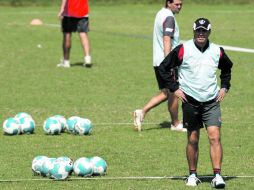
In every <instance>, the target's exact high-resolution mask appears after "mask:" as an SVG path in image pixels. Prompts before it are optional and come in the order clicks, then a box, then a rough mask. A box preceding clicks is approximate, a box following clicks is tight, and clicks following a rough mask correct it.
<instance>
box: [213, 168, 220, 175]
mask: <svg viewBox="0 0 254 190" xmlns="http://www.w3.org/2000/svg"><path fill="white" fill-rule="evenodd" d="M220 172H221V169H219V168H213V174H214V176H215V175H216V174H219V175H220Z"/></svg>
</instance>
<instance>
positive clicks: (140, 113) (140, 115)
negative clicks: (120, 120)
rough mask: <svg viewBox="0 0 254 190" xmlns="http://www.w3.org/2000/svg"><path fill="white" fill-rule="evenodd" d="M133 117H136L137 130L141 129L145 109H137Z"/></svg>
mask: <svg viewBox="0 0 254 190" xmlns="http://www.w3.org/2000/svg"><path fill="white" fill-rule="evenodd" d="M133 117H134V126H135V128H134V129H135V130H136V131H141V126H142V122H143V117H144V116H143V111H142V110H135V111H134V112H133Z"/></svg>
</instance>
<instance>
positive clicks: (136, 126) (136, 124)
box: [133, 111, 142, 132]
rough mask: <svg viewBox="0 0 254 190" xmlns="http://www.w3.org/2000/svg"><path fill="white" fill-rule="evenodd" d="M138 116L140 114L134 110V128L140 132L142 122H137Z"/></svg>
mask: <svg viewBox="0 0 254 190" xmlns="http://www.w3.org/2000/svg"><path fill="white" fill-rule="evenodd" d="M137 117H138V115H137V113H136V112H135V111H134V112H133V121H134V126H135V127H134V130H135V131H138V132H140V131H142V128H141V125H142V124H141V122H140V123H137V122H136V120H137Z"/></svg>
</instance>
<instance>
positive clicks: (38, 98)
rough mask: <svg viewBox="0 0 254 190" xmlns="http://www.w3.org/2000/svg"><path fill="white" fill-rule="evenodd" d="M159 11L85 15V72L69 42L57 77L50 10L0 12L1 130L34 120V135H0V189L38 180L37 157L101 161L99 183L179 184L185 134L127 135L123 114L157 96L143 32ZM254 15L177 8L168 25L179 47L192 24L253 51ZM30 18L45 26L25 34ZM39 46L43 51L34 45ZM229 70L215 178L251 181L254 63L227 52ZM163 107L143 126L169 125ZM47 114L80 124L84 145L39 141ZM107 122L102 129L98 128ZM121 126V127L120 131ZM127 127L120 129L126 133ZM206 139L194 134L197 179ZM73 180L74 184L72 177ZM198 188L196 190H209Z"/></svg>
mask: <svg viewBox="0 0 254 190" xmlns="http://www.w3.org/2000/svg"><path fill="white" fill-rule="evenodd" d="M160 8H161V6H160V5H122V6H121V5H115V6H106V7H104V6H94V7H91V14H90V16H91V20H90V21H91V23H90V24H91V25H90V27H91V32H90V33H89V37H90V40H91V46H92V56H93V62H94V66H93V67H92V68H91V69H87V68H83V67H81V66H79V64H80V63H81V62H82V52H81V47H80V42H79V38H78V36H77V35H73V46H72V52H71V61H72V64H73V67H72V68H70V69H61V68H56V64H57V63H59V59H60V58H61V55H62V52H61V41H62V35H61V32H60V29H59V28H58V27H53V26H49V25H46V24H59V21H58V20H57V17H56V15H57V12H58V9H59V8H58V7H32V8H31V7H22V8H11V7H4V8H3V7H0V20H1V23H0V27H1V38H0V44H1V46H0V52H1V53H0V86H1V96H0V113H1V114H0V122H1V123H3V121H4V120H5V119H6V118H7V117H11V116H14V115H15V114H16V113H18V112H20V111H25V112H28V113H30V114H31V115H32V116H33V117H34V119H35V121H36V132H35V134H33V135H20V136H11V137H10V136H4V135H0V150H1V154H0V162H1V165H0V171H1V173H0V180H9V179H10V180H11V179H13V180H14V179H20V178H22V179H41V178H40V177H36V176H33V175H32V172H31V162H32V159H33V158H34V157H35V156H37V155H46V156H50V157H58V156H62V155H66V156H69V157H72V158H74V159H77V158H79V157H83V156H87V157H90V156H95V155H97V156H100V157H103V158H104V159H105V160H106V161H107V163H108V166H109V167H108V175H107V177H129V176H185V175H187V174H188V167H187V162H186V158H185V144H186V136H185V134H181V133H177V132H171V131H170V130H169V129H168V128H161V127H160V125H157V124H154V125H153V124H152V125H144V131H143V132H142V133H136V132H134V131H133V130H132V124H131V123H132V117H131V113H132V111H133V110H134V109H136V108H139V107H141V106H143V105H144V104H145V103H146V102H147V101H148V100H149V98H150V97H151V96H153V95H154V94H155V93H156V92H157V84H156V81H155V77H154V73H153V68H152V63H151V62H152V28H153V20H154V15H155V13H156V12H157V11H158V10H159V9H160ZM253 13H254V11H253V9H250V8H249V6H245V5H243V6H233V5H219V6H215V5H209V6H205V5H203V6H197V5H188V6H187V5H186V6H184V8H183V10H182V13H181V14H180V15H178V16H177V19H178V23H179V25H180V28H181V38H182V39H183V40H187V39H189V38H192V29H191V28H192V24H193V21H194V20H195V19H196V18H198V17H201V16H204V17H208V18H209V19H210V21H211V22H212V35H211V40H212V41H213V42H215V43H218V44H223V45H231V46H240V47H244V48H254V45H253V39H254V26H253V25H251V24H250V22H251V21H252V20H254V14H253ZM33 18H40V19H42V21H43V22H44V23H46V24H44V25H43V26H37V27H36V26H30V25H29V23H30V21H31V20H32V19H33ZM38 44H41V45H42V48H38V47H37V45H38ZM227 54H228V55H229V56H230V57H231V59H232V61H233V62H234V63H235V64H234V68H233V74H232V88H231V90H230V93H229V94H228V96H227V97H226V99H225V101H224V102H223V103H222V114H223V121H224V124H223V128H222V142H223V146H224V160H223V170H222V172H223V173H222V174H223V175H227V176H239V175H240V176H245V175H250V176H253V175H254V163H253V159H254V151H253V145H254V143H253V140H252V136H253V135H252V134H253V127H254V125H253V118H254V101H253V95H254V89H253V82H254V80H253V74H254V65H253V60H254V54H248V53H239V52H231V51H227ZM166 110H167V109H166V104H163V105H160V106H159V107H157V108H156V109H154V110H152V111H151V112H150V113H149V115H147V118H146V120H145V123H162V122H167V121H168V118H169V116H168V113H167V111H166ZM54 114H62V115H64V116H65V117H66V118H68V117H70V116H72V115H79V116H83V117H87V118H89V119H91V120H92V122H93V123H94V129H93V133H92V135H91V136H73V135H70V134H66V133H65V134H62V135H60V136H46V135H44V134H43V130H42V124H43V121H44V120H45V119H46V118H47V117H49V116H51V115H54ZM105 123H106V124H105ZM120 123H126V124H120ZM128 123H129V124H128ZM208 148H209V145H208V141H207V135H206V133H205V131H204V130H202V133H201V141H200V158H199V166H198V167H199V168H198V172H199V174H200V175H210V174H211V171H212V169H211V163H210V158H209V154H208ZM71 178H74V177H71ZM209 183H210V181H209V180H208V181H205V182H204V183H203V184H202V185H200V186H198V187H197V189H210V186H209ZM227 186H228V189H239V188H240V187H241V189H253V187H254V179H253V178H234V179H230V180H227ZM0 188H1V189H71V188H72V189H117V190H118V189H129V190H132V189H133V190H134V189H145V190H146V189H189V188H186V187H185V184H184V181H183V180H165V179H163V180H89V181H87V180H82V181H81V180H73V181H64V182H54V181H23V182H0Z"/></svg>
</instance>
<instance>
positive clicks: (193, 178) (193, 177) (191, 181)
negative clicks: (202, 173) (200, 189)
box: [186, 174, 201, 187]
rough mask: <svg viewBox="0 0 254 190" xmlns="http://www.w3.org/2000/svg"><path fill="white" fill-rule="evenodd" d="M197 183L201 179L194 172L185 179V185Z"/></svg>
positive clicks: (195, 184)
mask: <svg viewBox="0 0 254 190" xmlns="http://www.w3.org/2000/svg"><path fill="white" fill-rule="evenodd" d="M198 183H201V181H200V180H199V179H198V178H197V177H196V175H195V174H191V175H190V176H189V177H188V178H187V179H186V185H187V186H192V187H194V186H197V185H198Z"/></svg>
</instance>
